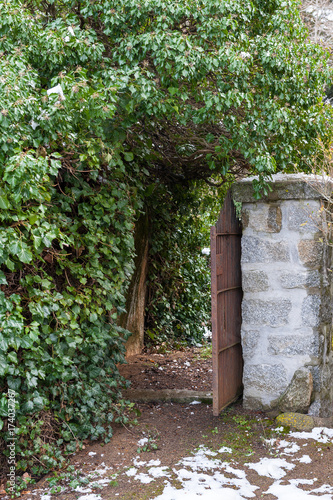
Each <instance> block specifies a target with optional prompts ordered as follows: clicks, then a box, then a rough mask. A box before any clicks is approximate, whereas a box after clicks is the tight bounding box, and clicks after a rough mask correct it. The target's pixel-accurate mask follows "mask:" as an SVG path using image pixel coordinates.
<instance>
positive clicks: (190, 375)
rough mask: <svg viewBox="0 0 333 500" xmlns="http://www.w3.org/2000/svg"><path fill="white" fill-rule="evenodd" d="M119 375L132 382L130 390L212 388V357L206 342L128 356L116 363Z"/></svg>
mask: <svg viewBox="0 0 333 500" xmlns="http://www.w3.org/2000/svg"><path fill="white" fill-rule="evenodd" d="M119 371H120V374H121V375H123V376H124V377H125V378H126V379H127V380H129V381H130V382H131V388H132V389H191V390H198V391H211V390H212V373H213V370H212V359H211V349H210V346H209V344H208V346H207V347H205V348H204V349H202V348H199V347H188V348H184V350H183V351H171V352H170V351H167V352H165V353H158V352H157V353H143V354H140V355H136V356H131V357H128V358H127V364H124V365H120V366H119Z"/></svg>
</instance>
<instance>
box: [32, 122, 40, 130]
mask: <svg viewBox="0 0 333 500" xmlns="http://www.w3.org/2000/svg"><path fill="white" fill-rule="evenodd" d="M30 125H31V127H32V129H33V130H36V128H37V127H39V123H37V122H35V121H34V120H31V122H30Z"/></svg>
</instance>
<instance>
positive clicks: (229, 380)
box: [211, 191, 243, 416]
mask: <svg viewBox="0 0 333 500" xmlns="http://www.w3.org/2000/svg"><path fill="white" fill-rule="evenodd" d="M240 236H241V225H240V223H239V220H238V219H237V217H236V211H235V207H234V204H233V201H232V198H231V193H230V191H229V192H228V194H227V196H226V198H225V201H224V205H223V208H222V210H221V212H220V215H219V219H218V221H217V223H216V225H215V226H214V227H212V228H211V284H212V334H213V337H212V348H213V349H212V350H213V415H216V416H217V415H219V413H220V412H221V410H222V409H223V408H225V407H226V406H227V405H228V404H230V403H231V402H233V401H234V400H235V399H236V398H237V397H238V396H239V395H240V393H241V390H242V371H243V358H242V347H241V336H240V331H241V300H242V289H241V239H240Z"/></svg>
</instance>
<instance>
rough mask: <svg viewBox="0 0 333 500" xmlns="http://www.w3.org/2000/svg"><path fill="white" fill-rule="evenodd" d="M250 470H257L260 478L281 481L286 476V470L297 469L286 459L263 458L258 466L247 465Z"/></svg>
mask: <svg viewBox="0 0 333 500" xmlns="http://www.w3.org/2000/svg"><path fill="white" fill-rule="evenodd" d="M245 465H247V466H248V467H249V468H250V469H253V470H255V471H256V472H257V473H258V474H259V476H266V477H271V478H272V479H281V478H282V477H283V476H285V475H286V471H285V470H284V469H286V470H291V469H293V468H294V467H295V465H294V464H290V463H289V462H287V460H285V459H284V458H267V457H265V458H261V459H260V462H258V463H256V464H252V463H247V464H245Z"/></svg>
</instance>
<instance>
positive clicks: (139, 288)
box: [120, 215, 148, 357]
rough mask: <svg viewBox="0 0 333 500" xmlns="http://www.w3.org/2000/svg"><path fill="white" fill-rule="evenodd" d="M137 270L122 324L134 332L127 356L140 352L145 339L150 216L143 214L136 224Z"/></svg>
mask: <svg viewBox="0 0 333 500" xmlns="http://www.w3.org/2000/svg"><path fill="white" fill-rule="evenodd" d="M135 253H136V258H135V262H134V263H135V271H134V274H133V277H132V280H131V284H130V286H129V289H128V292H127V300H126V311H127V312H126V314H123V315H122V317H121V319H120V325H121V326H122V327H123V328H125V329H127V330H129V331H130V332H132V335H131V336H130V337H129V339H128V341H127V342H126V357H127V356H133V355H134V354H140V353H141V352H142V348H143V341H144V321H145V306H146V289H147V271H148V216H147V215H142V216H141V217H140V218H139V220H138V221H137V223H136V226H135Z"/></svg>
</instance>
